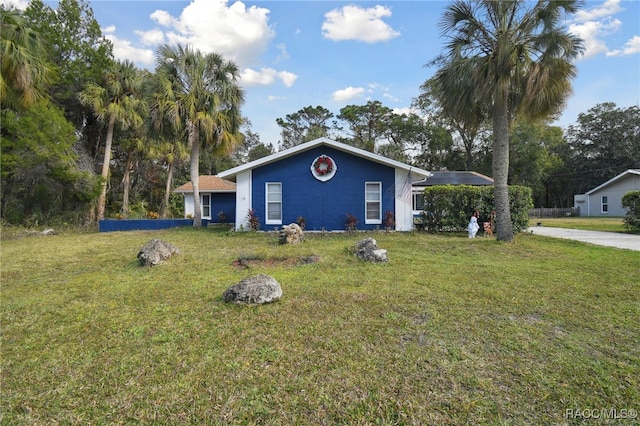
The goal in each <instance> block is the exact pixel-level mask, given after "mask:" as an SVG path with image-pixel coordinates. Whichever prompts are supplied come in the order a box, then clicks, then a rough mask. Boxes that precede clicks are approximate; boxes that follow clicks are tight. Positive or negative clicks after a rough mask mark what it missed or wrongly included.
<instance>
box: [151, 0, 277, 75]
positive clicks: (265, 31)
mask: <svg viewBox="0 0 640 426" xmlns="http://www.w3.org/2000/svg"><path fill="white" fill-rule="evenodd" d="M159 12H160V11H156V12H155V13H154V15H155V16H156V17H157V18H158V22H159V23H162V24H163V25H166V26H168V27H169V28H170V29H171V31H170V32H169V33H168V34H167V35H166V36H167V39H168V40H169V42H170V43H176V42H179V43H182V44H189V45H191V46H192V47H194V48H196V49H199V50H200V51H202V52H204V53H209V52H218V53H221V54H222V55H223V56H224V57H225V58H227V59H231V60H233V61H234V62H236V63H237V64H238V65H239V66H240V67H244V66H249V65H251V64H254V63H257V62H258V60H259V58H260V56H261V55H262V53H263V52H264V51H265V50H266V47H267V45H268V44H269V42H270V41H271V39H272V38H273V36H274V31H273V29H272V28H271V26H270V25H269V22H268V21H269V17H268V14H269V10H268V9H265V8H262V7H257V6H251V7H249V8H247V7H246V6H245V5H244V3H242V2H241V1H236V2H234V3H233V4H232V5H230V6H228V2H227V0H193V1H192V2H191V3H190V4H189V5H188V6H187V7H185V8H184V9H183V11H182V13H181V14H180V16H179V17H178V18H174V17H171V16H170V15H169V16H167V15H168V14H167V13H166V12H164V13H159Z"/></svg>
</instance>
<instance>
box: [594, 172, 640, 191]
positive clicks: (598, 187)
mask: <svg viewBox="0 0 640 426" xmlns="http://www.w3.org/2000/svg"><path fill="white" fill-rule="evenodd" d="M626 175H638V176H640V170H638V169H629V170H625V171H624V172H622V173H620V174H619V175H618V176H616V177H614V178H611V179H609V180H608V181H606V182H605V183H603V184H602V185H599V186H596V187H595V188H593V189H592V190H591V191H589V192H586V193H585V195H591V194H592V193H594V192H596V191H598V190H600V189H602V188H604V187H605V186H608V185H611V184H612V183H614V182H615V181H617V180H619V179H622V178H623V177H624V176H626Z"/></svg>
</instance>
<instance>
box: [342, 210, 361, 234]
mask: <svg viewBox="0 0 640 426" xmlns="http://www.w3.org/2000/svg"><path fill="white" fill-rule="evenodd" d="M357 226H358V219H357V218H356V217H355V216H354V215H352V214H351V213H347V220H346V222H345V226H344V229H346V230H347V231H355V230H356V229H357Z"/></svg>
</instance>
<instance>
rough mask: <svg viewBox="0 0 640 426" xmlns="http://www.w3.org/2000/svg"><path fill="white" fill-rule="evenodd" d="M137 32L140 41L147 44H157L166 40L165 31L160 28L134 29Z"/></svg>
mask: <svg viewBox="0 0 640 426" xmlns="http://www.w3.org/2000/svg"><path fill="white" fill-rule="evenodd" d="M134 32H135V34H136V35H137V36H138V37H140V41H141V42H142V44H144V45H145V46H157V45H159V44H161V43H163V42H164V32H162V31H161V30H158V29H153V30H149V31H140V30H137V31H134Z"/></svg>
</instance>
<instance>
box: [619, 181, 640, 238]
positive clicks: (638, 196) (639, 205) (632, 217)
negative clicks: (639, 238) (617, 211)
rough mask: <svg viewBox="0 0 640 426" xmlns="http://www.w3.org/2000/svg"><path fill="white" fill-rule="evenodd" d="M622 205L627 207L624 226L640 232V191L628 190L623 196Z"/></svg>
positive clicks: (634, 231)
mask: <svg viewBox="0 0 640 426" xmlns="http://www.w3.org/2000/svg"><path fill="white" fill-rule="evenodd" d="M622 207H624V208H625V209H627V215H626V216H625V218H624V227H625V228H627V229H628V230H629V231H631V232H633V233H640V191H631V192H627V193H626V194H625V195H624V196H623V197H622Z"/></svg>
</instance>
